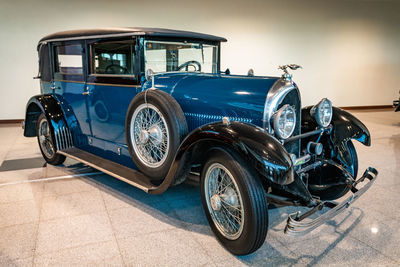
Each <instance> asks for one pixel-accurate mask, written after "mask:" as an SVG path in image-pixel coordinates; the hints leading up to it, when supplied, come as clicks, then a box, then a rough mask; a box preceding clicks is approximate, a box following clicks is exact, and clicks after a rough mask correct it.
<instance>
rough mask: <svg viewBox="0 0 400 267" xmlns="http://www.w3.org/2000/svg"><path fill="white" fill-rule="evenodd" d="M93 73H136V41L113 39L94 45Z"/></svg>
mask: <svg viewBox="0 0 400 267" xmlns="http://www.w3.org/2000/svg"><path fill="white" fill-rule="evenodd" d="M91 51H92V64H91V65H92V74H105V75H134V66H135V64H134V63H135V55H134V52H133V51H134V43H133V41H132V40H129V41H113V42H101V43H94V44H93V45H92V50H91Z"/></svg>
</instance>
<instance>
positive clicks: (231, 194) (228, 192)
mask: <svg viewBox="0 0 400 267" xmlns="http://www.w3.org/2000/svg"><path fill="white" fill-rule="evenodd" d="M221 197H222V198H223V199H224V201H225V202H227V203H228V204H229V205H231V206H234V207H237V206H238V205H239V200H238V197H237V194H236V192H235V190H234V189H233V188H232V187H228V188H226V189H225V192H224V194H222V195H221Z"/></svg>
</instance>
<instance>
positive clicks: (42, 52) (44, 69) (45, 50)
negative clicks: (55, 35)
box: [38, 44, 51, 82]
mask: <svg viewBox="0 0 400 267" xmlns="http://www.w3.org/2000/svg"><path fill="white" fill-rule="evenodd" d="M49 52H50V50H49V47H48V45H47V44H41V45H40V47H39V75H38V76H39V77H40V79H41V80H42V81H44V82H50V81H51V68H50V56H49Z"/></svg>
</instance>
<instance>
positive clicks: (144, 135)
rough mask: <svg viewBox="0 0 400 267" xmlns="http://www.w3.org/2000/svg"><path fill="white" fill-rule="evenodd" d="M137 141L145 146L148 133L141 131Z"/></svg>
mask: <svg viewBox="0 0 400 267" xmlns="http://www.w3.org/2000/svg"><path fill="white" fill-rule="evenodd" d="M139 141H140V143H142V144H146V143H147V141H149V132H148V131H146V130H141V131H140V134H139Z"/></svg>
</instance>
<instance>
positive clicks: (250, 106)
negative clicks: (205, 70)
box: [143, 73, 279, 128]
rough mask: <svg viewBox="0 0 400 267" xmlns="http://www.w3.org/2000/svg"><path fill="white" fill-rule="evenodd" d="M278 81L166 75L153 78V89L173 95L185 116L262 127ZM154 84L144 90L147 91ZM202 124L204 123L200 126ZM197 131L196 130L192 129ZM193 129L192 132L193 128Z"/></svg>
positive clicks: (180, 74) (226, 76)
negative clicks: (271, 90)
mask: <svg viewBox="0 0 400 267" xmlns="http://www.w3.org/2000/svg"><path fill="white" fill-rule="evenodd" d="M278 79H279V78H278V77H260V76H258V77H257V76H255V77H254V76H240V75H220V74H201V73H165V74H158V75H156V76H155V77H154V87H155V88H157V89H159V90H163V91H165V92H167V93H169V94H170V95H172V96H173V97H174V98H175V99H176V100H177V102H178V103H179V104H180V106H181V108H182V110H183V112H184V113H185V115H186V116H189V115H193V114H194V115H195V116H201V118H211V120H212V118H215V119H214V120H218V119H220V118H221V117H230V118H231V119H233V120H238V121H243V122H248V123H253V124H255V125H258V126H262V119H263V113H264V106H265V100H266V96H267V94H268V92H269V90H270V89H271V87H272V86H273V85H274V83H275V82H276V81H277V80H278ZM151 86H152V82H146V83H145V84H144V86H143V88H144V89H148V88H150V87H151ZM200 124H201V123H200ZM193 127H194V126H193ZM193 127H190V125H189V128H193Z"/></svg>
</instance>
